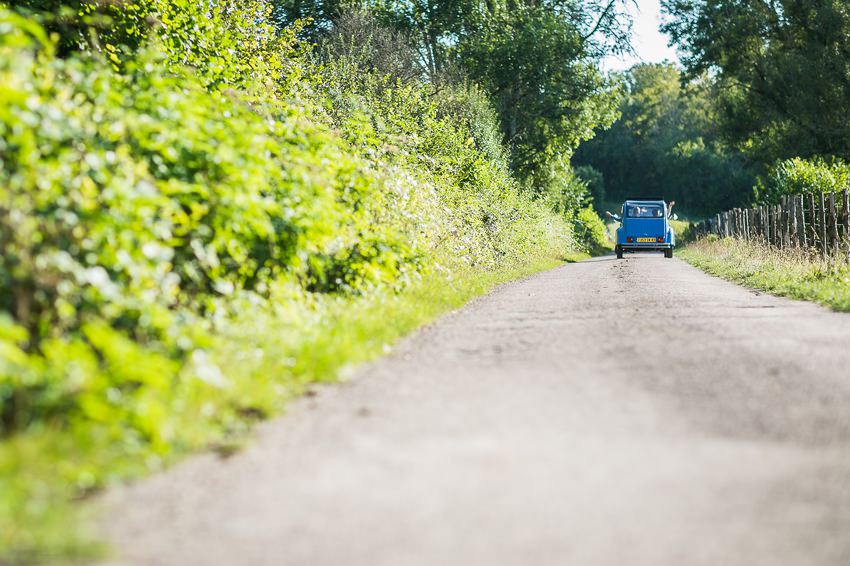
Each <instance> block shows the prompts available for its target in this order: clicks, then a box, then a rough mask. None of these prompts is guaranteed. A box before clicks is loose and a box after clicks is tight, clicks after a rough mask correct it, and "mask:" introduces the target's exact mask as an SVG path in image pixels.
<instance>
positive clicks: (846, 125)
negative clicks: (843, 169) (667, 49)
mask: <svg viewBox="0 0 850 566" xmlns="http://www.w3.org/2000/svg"><path fill="white" fill-rule="evenodd" d="M662 4H663V6H664V8H665V11H666V13H667V16H668V18H667V22H666V24H665V26H664V30H665V31H667V32H668V33H669V34H670V35H671V36H672V38H673V40H674V41H675V42H676V43H677V44H678V45H679V47H680V48H681V49H682V50H683V52H684V58H683V63H684V64H685V66H686V67H687V69H688V70H689V72H690V73H691V74H692V75H694V76H699V75H701V74H702V73H704V72H706V71H710V72H711V74H712V75H713V76H715V77H716V80H717V82H718V85H719V87H720V88H719V89H718V91H717V94H718V99H719V101H720V108H721V112H720V114H719V118H720V120H721V123H722V127H723V133H724V136H725V138H726V139H727V140H729V141H731V142H732V143H734V144H737V145H739V146H740V147H742V148H744V149H746V151H747V152H748V153H750V154H751V155H753V156H754V157H755V158H756V159H758V160H759V161H761V162H765V163H770V162H773V161H775V160H777V159H785V158H789V157H793V156H801V157H811V156H815V155H834V156H838V157H842V158H845V159H847V158H850V121H848V120H847V116H848V115H850V81H848V76H850V74H848V73H849V72H850V45H848V41H847V37H848V34H850V4H848V3H847V2H846V0H778V1H766V0H753V1H746V2H742V1H740V0H665V1H664V2H663V3H662Z"/></svg>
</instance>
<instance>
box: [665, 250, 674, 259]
mask: <svg viewBox="0 0 850 566" xmlns="http://www.w3.org/2000/svg"><path fill="white" fill-rule="evenodd" d="M664 257H666V258H667V259H670V258H671V257H673V248H667V249H666V250H664Z"/></svg>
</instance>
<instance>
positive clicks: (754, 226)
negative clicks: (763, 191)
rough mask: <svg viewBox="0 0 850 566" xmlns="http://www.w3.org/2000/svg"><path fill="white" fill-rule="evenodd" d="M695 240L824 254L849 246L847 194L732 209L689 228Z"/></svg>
mask: <svg viewBox="0 0 850 566" xmlns="http://www.w3.org/2000/svg"><path fill="white" fill-rule="evenodd" d="M691 230H692V232H691V235H692V237H694V238H702V237H705V236H707V235H709V234H716V235H717V236H720V237H721V238H740V239H743V240H757V241H761V242H765V243H768V244H771V245H773V246H776V247H779V248H789V247H796V248H812V249H816V250H819V251H820V252H821V253H823V254H827V253H829V252H831V251H838V250H842V249H844V247H846V245H848V243H850V191H848V190H846V189H845V190H844V191H843V192H841V193H829V194H826V195H825V194H824V193H819V194H815V193H807V194H804V195H788V196H784V197H782V202H781V204H775V205H773V204H766V205H762V206H757V207H755V208H734V209H732V210H727V211H726V212H721V213H719V214H716V215H715V216H714V218H709V219H708V220H706V221H704V222H700V223H699V224H697V225H695V226H693V227H692V228H691Z"/></svg>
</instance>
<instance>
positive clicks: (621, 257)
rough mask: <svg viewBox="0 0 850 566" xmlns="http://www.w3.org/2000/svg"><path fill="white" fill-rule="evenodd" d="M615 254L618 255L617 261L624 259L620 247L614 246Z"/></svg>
mask: <svg viewBox="0 0 850 566" xmlns="http://www.w3.org/2000/svg"><path fill="white" fill-rule="evenodd" d="M614 253H616V254H617V259H623V248H621V247H620V246H614Z"/></svg>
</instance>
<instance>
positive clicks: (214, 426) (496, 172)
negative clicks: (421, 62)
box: [0, 4, 575, 561]
mask: <svg viewBox="0 0 850 566" xmlns="http://www.w3.org/2000/svg"><path fill="white" fill-rule="evenodd" d="M175 5H177V4H175ZM187 13H189V14H191V13H193V12H191V11H189V12H187ZM184 15H185V14H184ZM230 24H232V22H230ZM230 24H228V25H230ZM222 25H223V24H222ZM201 27H202V28H203V29H204V30H206V32H205V33H212V32H210V29H213V31H214V28H205V27H203V26H201ZM195 31H197V30H195ZM169 41H170V40H164V39H162V38H160V39H156V38H154V39H153V40H152V42H151V43H150V44H147V45H142V46H140V47H139V48H138V50H136V51H134V52H129V51H126V50H122V51H121V58H120V61H119V62H118V63H116V62H115V61H114V60H112V57H111V56H110V54H109V50H108V49H107V50H106V51H104V52H102V53H100V54H85V53H83V54H74V55H70V56H67V57H64V58H57V57H56V56H55V51H54V50H55V45H54V40H53V39H49V38H48V37H47V35H46V34H45V32H44V31H43V29H42V28H41V27H40V26H39V25H37V24H35V23H33V21H32V20H29V19H25V18H22V17H20V16H17V15H15V14H13V13H11V12H10V11H8V10H5V9H2V8H0V203H2V204H0V438H2V443H0V464H2V465H0V469H2V470H3V471H2V472H0V485H2V488H0V561H2V560H3V557H13V558H14V559H21V557H33V556H36V557H37V556H41V555H40V554H39V553H40V552H47V551H46V550H45V548H46V547H48V546H50V544H52V543H48V542H45V540H46V539H45V538H44V537H42V536H41V535H39V533H38V532H37V531H38V529H46V528H47V527H46V525H50V524H51V522H52V517H54V516H55V514H56V511H55V509H57V508H58V507H59V506H61V505H62V504H63V503H67V502H68V501H70V500H71V499H73V498H74V497H76V496H78V495H79V494H81V493H85V492H86V491H88V490H90V489H93V488H97V487H99V486H101V485H104V484H105V483H107V482H108V481H110V479H114V478H117V477H121V476H122V475H125V472H124V471H121V470H124V469H125V468H132V469H134V470H138V469H149V468H156V467H157V466H159V465H160V463H161V462H162V461H163V460H167V459H168V458H170V457H171V455H173V454H176V453H180V452H183V451H185V450H188V449H193V448H197V447H200V446H204V445H206V444H208V443H209V442H212V441H219V440H220V439H221V438H223V437H226V436H227V434H228V433H229V431H233V430H236V429H239V428H240V427H242V426H243V423H245V422H250V420H251V419H253V418H255V417H256V416H262V415H266V414H269V413H271V412H273V411H275V410H278V409H279V408H280V402H281V401H282V400H284V399H286V398H287V397H289V396H291V395H292V394H293V393H294V392H297V391H298V390H300V388H301V387H303V384H304V383H305V381H309V380H311V379H322V378H326V377H329V376H325V375H321V372H322V371H323V369H324V368H336V367H338V366H339V365H340V364H342V363H343V360H337V361H336V362H334V364H330V363H326V362H323V361H321V360H318V359H313V358H311V357H310V354H309V352H310V351H311V346H310V344H318V343H320V342H322V341H325V342H327V341H328V340H330V339H331V338H330V337H332V336H333V334H332V333H331V332H332V329H333V328H334V327H333V325H332V318H333V317H338V316H339V313H341V312H345V310H346V307H345V305H349V304H355V303H358V301H364V300H365V301H367V302H368V301H371V302H370V303H369V304H372V305H375V304H381V301H384V300H385V298H387V300H389V298H391V297H394V296H396V293H397V292H398V291H400V290H402V289H407V288H411V287H413V286H416V285H421V282H422V280H423V277H431V278H433V277H438V278H441V279H442V280H447V279H450V278H452V277H457V276H458V274H464V276H465V277H469V276H470V274H472V276H473V277H475V276H476V275H475V274H482V275H483V274H486V273H493V272H496V271H499V270H505V269H509V268H514V267H517V266H522V265H524V264H538V263H539V262H540V261H541V260H542V259H544V258H551V257H554V256H555V255H557V254H559V253H565V252H567V251H569V250H570V249H573V248H574V247H575V242H574V241H573V235H572V231H571V229H570V227H569V225H568V224H567V223H566V222H565V217H564V216H563V215H558V214H555V213H554V212H552V211H551V209H550V208H549V206H548V205H546V204H545V203H543V202H538V201H534V200H532V199H531V198H530V197H528V196H527V195H525V194H524V193H523V192H521V191H520V189H519V187H518V185H517V183H516V181H515V180H514V179H513V177H512V176H511V173H510V171H509V169H508V166H507V161H506V158H505V155H504V152H503V151H499V148H498V147H495V146H494V139H493V134H492V132H494V131H498V130H497V128H496V127H495V122H494V120H495V117H494V116H493V113H492V109H490V108H489V106H488V105H487V103H486V100H484V99H483V98H482V97H481V96H480V95H479V94H477V93H476V92H475V91H474V90H467V89H461V88H458V87H454V88H452V89H449V90H447V91H445V92H444V93H442V94H441V95H440V96H436V97H435V96H431V95H430V94H429V93H428V91H427V90H426V88H425V87H424V86H420V85H416V84H413V85H411V84H407V85H405V84H401V83H399V82H396V81H394V80H392V79H390V78H388V77H379V76H370V75H368V74H367V75H364V74H362V73H357V72H352V71H351V70H350V69H348V70H346V67H345V65H344V64H343V63H342V62H340V63H339V64H337V65H333V64H328V65H323V66H318V65H315V64H313V63H311V62H310V59H309V58H308V57H307V56H306V55H305V54H304V53H302V52H300V51H299V48H298V46H297V45H296V43H295V42H294V40H293V39H292V36H291V35H289V36H287V35H284V36H283V38H282V39H281V38H280V37H278V38H277V39H276V40H275V43H274V45H275V46H276V47H275V48H276V49H280V50H281V51H280V52H279V53H278V55H279V57H278V59H276V61H277V62H273V64H272V63H269V64H270V65H271V68H267V67H263V66H262V65H259V64H258V63H257V64H255V63H256V61H254V60H253V59H251V57H258V58H259V60H262V61H265V62H266V63H268V58H267V57H266V55H264V51H263V50H261V49H258V50H254V51H251V50H248V55H246V56H245V57H246V58H245V59H244V61H245V65H244V67H243V68H241V70H237V71H234V73H236V74H234V75H229V74H228V75H227V76H226V77H225V79H222V80H219V79H220V78H221V77H223V76H225V75H222V72H223V71H222V70H221V68H220V67H221V65H228V64H229V63H227V62H226V61H225V62H224V63H221V64H219V63H215V62H211V61H205V62H203V64H201V63H198V64H197V65H195V66H194V67H193V68H189V67H184V66H182V63H181V61H179V60H176V59H175V57H176V55H175V54H176V53H178V54H179V51H175V50H174V49H173V48H172V43H173V42H172V43H169ZM199 52H200V53H203V52H204V51H203V49H201V50H200V51H199ZM252 61H253V62H252ZM192 62H193V61H189V63H192ZM119 63H120V64H119ZM258 69H259V70H260V71H262V72H260V73H259V74H260V75H261V76H255V75H256V74H257V70H258ZM264 69H265V70H264ZM231 70H233V68H231V67H228V73H229V72H230V71H231ZM266 71H268V72H266ZM211 77H212V78H211ZM216 77H218V78H216ZM269 80H272V81H273V84H271V85H270V84H269ZM234 87H239V88H234ZM328 305H330V306H328ZM372 309H373V311H374V310H375V307H372ZM328 317H331V319H330V320H329V319H328ZM250 320H263V321H268V324H269V325H271V324H275V325H277V328H278V330H277V331H276V333H277V334H276V336H274V337H267V339H268V340H269V342H268V343H267V344H259V345H257V347H256V348H255V349H254V348H253V347H252V346H251V345H246V344H243V343H241V342H239V344H240V347H244V348H245V349H247V350H250V351H249V352H248V353H245V352H242V351H239V352H233V351H232V350H231V346H230V345H229V344H232V343H237V342H236V341H235V338H234V340H229V338H228V340H223V339H222V337H226V338H227V337H231V336H236V335H237V334H239V333H240V332H239V331H235V330H234V328H243V329H244V328H246V326H245V325H246V324H250V322H248V321H250ZM237 323H238V324H237ZM239 325H241V326H239ZM281 327H285V330H282V329H281ZM325 332H327V333H328V334H323V333H325ZM281 336H285V337H287V340H289V345H287V344H286V343H284V342H285V341H284V342H281V341H280V340H282V339H280V340H279V338H280V337H281ZM311 341H312V342H311ZM292 343H298V344H299V347H300V348H301V349H300V350H298V351H299V352H304V353H305V354H304V356H303V358H299V359H295V358H292V362H291V363H290V362H289V359H290V358H289V357H288V356H287V355H283V354H282V353H281V352H284V351H286V349H287V348H290V347H292V348H294V346H292V345H291V344H292ZM326 346H327V344H326ZM345 347H346V345H345V344H343V343H340V344H339V345H338V350H339V355H340V356H345V355H347V354H346V350H345ZM332 350H333V348H331V347H326V348H324V349H317V350H316V351H317V352H325V353H326V352H330V351H332ZM248 354H250V356H249V357H250V360H248V361H246V359H244V356H245V355H248ZM316 355H319V354H316ZM321 355H326V354H321ZM251 356H254V357H251ZM257 356H258V357H259V358H257V359H255V357H257ZM223 360H229V362H227V363H225V361H223ZM258 360H259V361H258ZM263 360H265V361H263ZM249 362H250V363H249ZM248 368H254V369H253V370H250V369H248ZM293 376H295V377H293ZM54 452H55V456H51V454H54ZM126 473H131V472H126ZM132 473H138V472H137V471H134V472H132ZM59 521H60V526H59V527H58V529H59V530H60V531H61V530H62V528H63V527H62V524H61V520H59ZM51 549H52V551H56V552H60V553H62V552H65V551H62V550H56V548H54V547H51Z"/></svg>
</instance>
